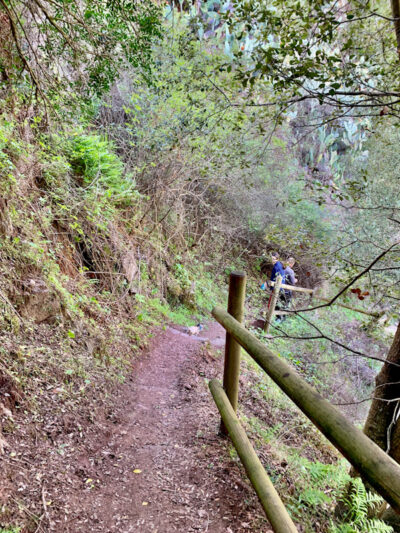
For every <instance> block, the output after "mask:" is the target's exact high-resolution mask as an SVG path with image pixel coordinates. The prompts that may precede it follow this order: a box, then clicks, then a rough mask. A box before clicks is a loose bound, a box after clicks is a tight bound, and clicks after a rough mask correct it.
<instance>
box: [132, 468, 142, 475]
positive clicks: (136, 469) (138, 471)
mask: <svg viewBox="0 0 400 533" xmlns="http://www.w3.org/2000/svg"><path fill="white" fill-rule="evenodd" d="M133 473H134V474H141V473H142V471H141V470H140V468H135V470H134V471H133Z"/></svg>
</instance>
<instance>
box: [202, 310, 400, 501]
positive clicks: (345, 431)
mask: <svg viewBox="0 0 400 533" xmlns="http://www.w3.org/2000/svg"><path fill="white" fill-rule="evenodd" d="M212 314H213V316H214V317H215V319H216V320H217V321H218V322H219V323H220V324H222V326H223V327H224V328H225V329H226V330H227V331H228V332H229V333H230V334H231V335H232V336H233V337H234V338H235V339H236V340H237V341H238V343H239V344H240V345H241V346H242V347H243V348H244V349H245V350H246V351H247V352H248V353H249V354H250V355H251V357H252V358H253V359H254V360H255V361H256V362H257V363H258V364H259V365H260V367H261V368H262V369H263V370H265V372H266V373H267V374H268V375H269V376H270V377H271V378H272V379H273V380H274V381H275V383H277V385H278V386H279V387H280V388H281V389H282V390H283V391H284V392H285V394H287V395H288V396H289V398H291V400H292V401H293V402H294V403H295V404H296V405H297V406H298V407H299V408H300V409H301V410H302V411H303V413H304V414H306V415H307V416H308V418H309V419H310V420H311V421H312V422H313V424H315V425H316V426H317V428H318V429H319V430H320V431H321V432H322V433H323V434H324V435H325V436H326V437H327V438H328V439H329V440H330V441H331V442H332V444H333V445H334V446H335V447H336V448H337V449H338V450H339V451H340V452H341V453H342V454H343V455H344V456H345V457H346V459H348V461H349V462H350V463H351V464H352V465H353V466H354V468H355V469H356V470H357V471H358V472H359V473H360V474H361V476H362V477H363V478H365V479H366V480H367V481H368V482H369V483H370V484H371V485H372V486H373V487H374V488H375V489H376V490H377V492H379V494H381V495H382V496H383V497H384V498H385V500H386V501H387V502H388V503H390V505H392V507H394V508H395V509H396V510H397V511H398V512H400V466H399V465H398V464H397V463H396V462H395V461H394V460H393V459H392V458H391V457H389V456H388V455H387V454H386V453H385V452H384V451H383V450H382V449H381V448H379V446H377V445H376V444H375V443H374V442H372V440H370V439H369V438H368V437H367V436H366V435H365V434H364V433H363V432H362V431H361V430H359V429H357V428H356V427H355V426H353V424H352V423H351V422H350V421H349V420H347V418H346V417H345V416H344V415H343V414H342V413H341V412H340V411H339V409H337V408H336V407H335V406H333V405H331V404H330V403H329V402H328V401H327V400H325V399H324V398H323V397H322V396H321V395H320V394H319V393H318V392H317V391H316V390H315V389H314V388H313V387H311V385H309V384H308V383H307V382H306V381H305V380H304V379H303V378H301V377H300V376H299V375H298V374H297V373H296V371H295V370H294V369H293V367H291V366H290V365H289V364H288V363H287V362H286V361H284V360H283V359H281V358H280V357H278V356H277V355H275V354H274V353H273V352H272V351H271V350H269V349H268V348H267V347H266V346H265V345H264V344H263V343H262V342H260V341H259V340H258V339H257V338H256V337H255V336H254V335H252V334H251V333H250V332H249V331H247V330H246V329H245V328H244V327H243V326H242V325H241V324H239V322H237V321H236V320H235V319H234V318H232V317H231V316H230V315H229V314H228V313H227V312H226V311H224V310H223V309H222V308H221V307H215V308H214V309H213V311H212Z"/></svg>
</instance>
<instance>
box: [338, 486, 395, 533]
mask: <svg viewBox="0 0 400 533" xmlns="http://www.w3.org/2000/svg"><path fill="white" fill-rule="evenodd" d="M349 484H350V486H349V488H348V490H347V491H346V492H347V495H346V496H343V497H342V498H341V501H342V502H343V503H344V504H345V505H346V507H347V509H348V514H347V517H346V521H345V523H343V524H338V525H333V524H332V528H331V533H393V528H392V527H391V526H389V525H387V524H385V522H382V520H379V519H378V518H369V516H368V515H369V514H370V513H371V512H374V511H375V510H376V509H377V507H379V506H380V505H381V504H382V503H383V498H381V496H379V495H378V494H375V493H372V492H368V491H367V490H366V488H365V486H364V484H363V482H362V481H361V479H360V478H356V479H351V480H350V481H349Z"/></svg>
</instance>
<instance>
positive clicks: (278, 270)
mask: <svg viewBox="0 0 400 533" xmlns="http://www.w3.org/2000/svg"><path fill="white" fill-rule="evenodd" d="M278 274H279V275H281V276H282V282H283V283H285V269H284V268H283V265H282V263H281V262H280V261H277V262H276V263H275V264H274V268H273V269H272V272H271V278H270V279H271V281H276V276H277V275H278Z"/></svg>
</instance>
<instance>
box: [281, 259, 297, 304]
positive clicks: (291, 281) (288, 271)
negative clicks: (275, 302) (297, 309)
mask: <svg viewBox="0 0 400 533" xmlns="http://www.w3.org/2000/svg"><path fill="white" fill-rule="evenodd" d="M295 262H296V261H295V259H294V257H289V259H288V260H287V261H286V268H285V270H284V272H285V283H286V285H296V283H297V278H296V276H295V274H294V272H293V266H294V264H295ZM284 292H285V300H286V307H289V305H290V302H291V300H292V296H293V291H291V290H289V289H285V291H284Z"/></svg>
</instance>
